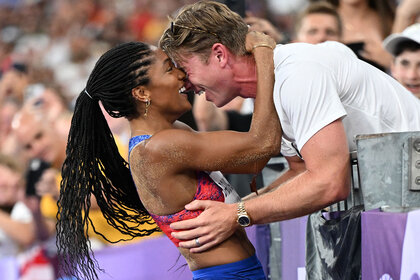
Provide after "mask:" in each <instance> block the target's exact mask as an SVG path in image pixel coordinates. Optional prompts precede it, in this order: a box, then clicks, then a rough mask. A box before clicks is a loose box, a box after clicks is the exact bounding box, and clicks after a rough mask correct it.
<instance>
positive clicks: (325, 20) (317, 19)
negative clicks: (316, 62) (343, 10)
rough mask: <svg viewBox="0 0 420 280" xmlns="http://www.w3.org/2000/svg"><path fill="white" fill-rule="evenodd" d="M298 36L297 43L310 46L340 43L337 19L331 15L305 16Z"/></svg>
mask: <svg viewBox="0 0 420 280" xmlns="http://www.w3.org/2000/svg"><path fill="white" fill-rule="evenodd" d="M296 35H297V41H299V42H304V43H309V44H317V43H322V42H325V41H340V32H339V28H338V22H337V19H336V18H335V17H334V16H332V15H329V14H321V13H316V14H315V13H314V14H309V15H307V16H305V17H304V18H303V19H302V23H301V27H300V29H299V30H298V32H297V34H296Z"/></svg>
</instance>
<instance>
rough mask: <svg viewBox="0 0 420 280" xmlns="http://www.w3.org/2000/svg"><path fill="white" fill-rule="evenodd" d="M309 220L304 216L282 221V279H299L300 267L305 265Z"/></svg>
mask: <svg viewBox="0 0 420 280" xmlns="http://www.w3.org/2000/svg"><path fill="white" fill-rule="evenodd" d="M307 220H308V216H304V217H300V218H296V219H292V220H287V221H282V222H280V231H281V239H282V241H281V247H282V250H281V252H282V253H281V254H282V257H281V261H282V264H281V274H282V279H298V268H299V267H301V268H304V267H305V247H306V223H307Z"/></svg>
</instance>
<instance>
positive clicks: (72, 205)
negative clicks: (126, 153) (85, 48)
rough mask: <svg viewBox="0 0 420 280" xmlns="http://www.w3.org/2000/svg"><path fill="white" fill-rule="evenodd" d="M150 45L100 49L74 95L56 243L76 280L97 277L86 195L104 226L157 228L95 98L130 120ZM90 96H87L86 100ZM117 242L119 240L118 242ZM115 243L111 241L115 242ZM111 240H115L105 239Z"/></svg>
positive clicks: (133, 230)
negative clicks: (83, 88) (84, 87)
mask: <svg viewBox="0 0 420 280" xmlns="http://www.w3.org/2000/svg"><path fill="white" fill-rule="evenodd" d="M151 62H152V56H151V51H150V48H149V47H148V46H147V45H145V44H142V43H126V44H123V45H120V46H117V47H116V48H114V49H111V50H110V51H108V52H106V53H105V54H104V55H103V56H102V57H101V58H100V59H99V60H98V62H97V64H96V65H95V68H94V69H93V71H92V73H91V75H90V77H89V80H88V84H87V85H88V86H87V91H88V92H89V94H90V95H91V96H92V98H90V97H89V96H88V95H87V94H86V93H84V92H82V93H81V94H80V95H79V97H78V98H77V101H76V105H75V112H74V115H73V119H72V122H71V127H70V132H69V137H68V143H67V149H66V155H67V156H66V159H65V161H64V164H63V167H62V181H61V188H60V197H59V200H58V213H57V218H58V223H57V247H58V251H59V254H60V255H61V256H62V258H61V259H62V264H63V269H64V272H65V273H66V274H68V275H74V276H76V277H77V278H82V279H97V278H98V276H97V273H96V271H95V268H96V267H98V264H97V262H96V260H95V258H94V257H93V255H92V256H91V255H90V254H91V253H92V250H91V246H90V241H89V238H88V227H89V226H92V228H93V230H94V231H95V233H97V234H99V235H101V236H102V237H103V238H104V239H106V240H107V241H109V240H108V239H107V238H106V237H105V236H104V235H102V234H101V233H99V232H96V230H95V228H94V225H93V224H92V220H91V219H90V218H89V209H90V206H91V205H90V198H91V195H92V194H93V195H94V196H95V198H96V201H97V203H98V206H99V207H100V209H101V211H102V213H103V215H104V217H105V219H106V220H107V222H108V224H110V225H111V226H112V227H114V228H116V229H117V230H119V231H120V232H121V233H124V234H126V235H128V236H130V237H131V238H130V239H132V238H134V237H136V236H147V235H150V234H152V233H153V232H156V231H159V229H158V228H157V227H155V228H152V229H141V228H140V226H141V225H144V224H149V225H151V224H153V220H152V219H151V217H150V215H149V213H148V212H147V210H146V209H145V207H144V206H143V204H142V203H141V201H140V198H139V196H138V193H137V190H136V187H135V185H134V182H133V179H132V177H131V174H130V170H129V168H128V163H127V162H126V161H125V160H124V159H123V158H122V157H121V155H120V154H119V152H118V148H117V145H116V143H115V140H114V137H113V135H112V132H111V130H110V128H109V126H108V124H107V122H106V119H105V117H104V115H103V113H102V111H101V109H100V106H99V104H98V102H97V101H96V99H98V100H100V101H101V102H102V103H103V105H104V108H105V110H106V111H107V112H109V113H110V114H111V116H113V117H122V116H124V117H127V118H133V117H135V116H136V115H137V114H138V113H137V111H136V106H135V101H134V99H133V98H132V96H131V89H132V88H135V87H137V86H138V85H145V84H147V83H148V81H149V80H148V78H147V76H146V74H147V69H148V67H149V65H150V64H151ZM92 99H93V100H92ZM118 241H120V240H118ZM118 241H116V242H118ZM109 242H112V243H115V241H114V242H113V241H109Z"/></svg>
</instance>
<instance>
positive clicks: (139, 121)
mask: <svg viewBox="0 0 420 280" xmlns="http://www.w3.org/2000/svg"><path fill="white" fill-rule="evenodd" d="M129 123H130V131H131V137H133V136H135V135H144V134H147V135H153V134H155V133H157V132H159V131H161V130H164V129H170V128H172V124H173V122H170V121H168V120H166V119H160V120H157V118H156V117H155V116H152V115H149V116H147V117H144V116H141V117H139V118H136V119H133V120H131V121H129Z"/></svg>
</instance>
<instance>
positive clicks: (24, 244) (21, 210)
mask: <svg viewBox="0 0 420 280" xmlns="http://www.w3.org/2000/svg"><path fill="white" fill-rule="evenodd" d="M23 177H24V176H23V168H22V167H21V166H19V164H18V163H17V162H15V161H14V160H13V159H12V158H11V157H8V156H5V155H2V154H0V258H2V257H6V256H16V255H17V254H18V253H19V252H20V251H22V249H26V248H28V247H29V246H30V245H32V244H33V242H34V241H35V240H36V235H35V225H34V222H33V217H32V214H31V211H30V209H29V208H28V207H27V206H26V205H25V203H24V202H23V201H24V197H25V187H24V186H25V184H24V178H23Z"/></svg>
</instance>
